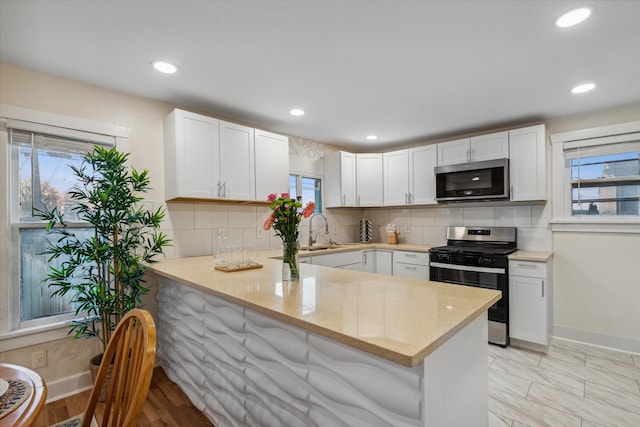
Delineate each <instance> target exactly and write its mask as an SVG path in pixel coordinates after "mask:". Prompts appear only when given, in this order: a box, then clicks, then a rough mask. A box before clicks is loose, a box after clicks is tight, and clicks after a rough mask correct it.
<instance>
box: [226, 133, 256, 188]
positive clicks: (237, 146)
mask: <svg viewBox="0 0 640 427" xmlns="http://www.w3.org/2000/svg"><path fill="white" fill-rule="evenodd" d="M254 156H255V146H254V139H253V128H250V127H247V126H242V125H238V124H235V123H229V122H222V121H221V122H220V170H221V187H222V189H221V194H222V197H223V198H225V199H229V200H256V177H255V167H254V164H255V157H254Z"/></svg>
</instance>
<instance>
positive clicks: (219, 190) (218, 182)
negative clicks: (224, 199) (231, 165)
mask: <svg viewBox="0 0 640 427" xmlns="http://www.w3.org/2000/svg"><path fill="white" fill-rule="evenodd" d="M218 197H221V196H220V181H218Z"/></svg>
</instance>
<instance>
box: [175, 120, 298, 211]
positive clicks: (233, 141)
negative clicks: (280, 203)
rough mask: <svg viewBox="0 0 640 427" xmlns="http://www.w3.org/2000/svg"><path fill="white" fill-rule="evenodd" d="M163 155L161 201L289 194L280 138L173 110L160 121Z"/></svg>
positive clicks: (285, 155) (285, 154) (286, 157)
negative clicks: (163, 180) (163, 177)
mask: <svg viewBox="0 0 640 427" xmlns="http://www.w3.org/2000/svg"><path fill="white" fill-rule="evenodd" d="M256 139H257V144H258V154H259V158H256V145H255V144H256ZM164 150H165V153H164V154H165V155H164V158H165V191H166V194H165V199H166V200H176V199H204V200H230V201H233V200H237V201H256V200H258V201H266V196H267V194H269V193H275V192H286V191H287V189H288V188H289V143H288V138H287V137H285V136H281V135H276V134H273V133H270V132H265V131H261V130H256V129H253V128H250V127H247V126H242V125H239V124H236V123H230V122H225V121H222V120H218V119H214V118H212V117H207V116H203V115H201V114H196V113H191V112H188V111H184V110H179V109H175V110H173V112H171V114H169V115H168V116H167V117H166V118H165V120H164ZM256 181H257V182H259V183H260V185H259V189H260V193H259V194H258V195H256ZM263 193H264V194H263Z"/></svg>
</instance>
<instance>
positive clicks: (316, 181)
mask: <svg viewBox="0 0 640 427" xmlns="http://www.w3.org/2000/svg"><path fill="white" fill-rule="evenodd" d="M289 195H290V196H291V197H292V198H297V197H298V196H301V197H302V204H303V205H305V204H307V202H314V203H315V204H316V208H315V210H314V213H315V212H322V180H321V179H320V178H310V177H304V176H300V175H289Z"/></svg>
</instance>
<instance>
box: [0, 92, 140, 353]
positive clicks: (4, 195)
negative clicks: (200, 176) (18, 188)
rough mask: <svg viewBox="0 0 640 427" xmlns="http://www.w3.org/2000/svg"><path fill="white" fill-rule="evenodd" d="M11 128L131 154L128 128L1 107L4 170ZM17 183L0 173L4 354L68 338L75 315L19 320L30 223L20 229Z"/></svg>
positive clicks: (0, 145)
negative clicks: (22, 250)
mask: <svg viewBox="0 0 640 427" xmlns="http://www.w3.org/2000/svg"><path fill="white" fill-rule="evenodd" d="M9 127H10V128H15V129H21V130H28V131H33V132H40V133H46V134H52V135H58V136H63V137H68V138H74V139H85V140H97V141H113V142H115V145H116V146H117V147H118V149H120V150H122V151H127V152H128V151H129V139H128V138H129V130H128V129H127V128H124V127H121V126H114V125H106V124H102V123H96V122H92V121H88V120H84V119H78V118H74V117H67V116H61V115H57V114H51V113H45V112H40V111H34V110H29V109H25V108H20V107H14V106H10V105H6V104H0V164H1V165H2V169H3V170H5V171H11V170H15V168H12V167H11V166H12V165H11V161H12V160H11V147H10V144H9V135H8V131H7V128H9ZM13 179H15V177H13V178H12V177H10V176H9V173H4V174H2V175H0V189H3V190H2V191H0V347H1V348H2V351H9V350H13V349H16V348H21V347H25V346H30V345H37V344H41V343H44V342H49V341H54V340H58V339H62V338H66V337H67V336H68V335H67V332H68V327H67V324H68V320H69V319H70V318H72V317H73V316H70V315H66V316H65V315H61V316H52V317H47V318H44V319H38V320H32V321H27V322H23V323H22V324H21V322H20V311H19V310H20V307H19V303H20V296H19V292H20V289H19V286H20V284H19V272H18V271H17V265H19V253H18V241H19V229H20V228H27V227H29V225H28V224H21V225H20V226H17V225H16V220H15V218H14V216H13V215H14V212H12V209H13V204H12V203H13V202H12V200H15V197H17V196H16V194H15V190H14V189H13V188H12V186H11V182H12V181H13ZM12 192H13V193H12ZM12 198H13V199H12ZM16 257H18V258H16Z"/></svg>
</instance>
